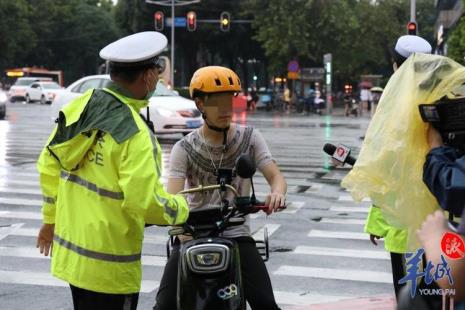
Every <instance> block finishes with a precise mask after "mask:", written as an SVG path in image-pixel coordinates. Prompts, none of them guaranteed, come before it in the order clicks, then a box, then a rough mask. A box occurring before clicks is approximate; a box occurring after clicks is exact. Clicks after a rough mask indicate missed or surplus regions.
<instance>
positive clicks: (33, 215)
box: [0, 211, 42, 220]
mask: <svg viewBox="0 0 465 310" xmlns="http://www.w3.org/2000/svg"><path fill="white" fill-rule="evenodd" d="M0 218H12V219H24V220H42V213H40V212H26V211H24V212H23V211H14V212H13V211H0Z"/></svg>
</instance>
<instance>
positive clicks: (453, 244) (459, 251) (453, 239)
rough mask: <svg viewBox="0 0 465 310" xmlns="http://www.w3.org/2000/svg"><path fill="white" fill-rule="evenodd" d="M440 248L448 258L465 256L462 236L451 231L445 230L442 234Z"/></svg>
mask: <svg viewBox="0 0 465 310" xmlns="http://www.w3.org/2000/svg"><path fill="white" fill-rule="evenodd" d="M441 249H442V252H443V253H444V254H445V255H446V256H447V257H448V258H450V259H459V258H463V257H464V256H465V244H464V242H463V240H462V238H461V237H460V236H459V235H458V234H456V233H453V232H446V233H445V234H444V236H442V240H441Z"/></svg>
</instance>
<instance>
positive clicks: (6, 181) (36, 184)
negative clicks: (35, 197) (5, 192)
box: [0, 178, 39, 187]
mask: <svg viewBox="0 0 465 310" xmlns="http://www.w3.org/2000/svg"><path fill="white" fill-rule="evenodd" d="M0 185H2V186H3V187H5V186H6V185H23V186H33V187H39V179H37V181H27V180H13V179H6V178H3V179H0Z"/></svg>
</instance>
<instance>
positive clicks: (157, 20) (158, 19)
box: [153, 11, 165, 31]
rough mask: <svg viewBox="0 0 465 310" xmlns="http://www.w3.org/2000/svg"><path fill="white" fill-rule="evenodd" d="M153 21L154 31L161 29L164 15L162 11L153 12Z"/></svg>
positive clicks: (163, 23) (163, 25)
mask: <svg viewBox="0 0 465 310" xmlns="http://www.w3.org/2000/svg"><path fill="white" fill-rule="evenodd" d="M153 22H154V24H155V30H156V31H162V30H163V28H164V27H165V16H164V14H163V12H162V11H157V12H155V14H153Z"/></svg>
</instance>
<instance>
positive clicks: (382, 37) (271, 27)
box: [244, 0, 434, 79]
mask: <svg viewBox="0 0 465 310" xmlns="http://www.w3.org/2000/svg"><path fill="white" fill-rule="evenodd" d="M409 3H410V1H407V0H377V1H373V0H293V1H281V0H250V1H248V2H247V4H246V5H245V6H244V9H245V10H246V11H249V12H255V20H254V24H253V26H254V29H255V31H256V33H255V38H256V39H257V40H258V41H259V42H260V43H261V45H262V46H263V48H264V50H265V54H266V56H267V57H268V59H269V62H270V70H272V71H273V72H274V73H277V74H283V73H285V71H286V64H287V62H289V60H291V59H297V60H299V62H300V63H301V64H302V66H322V59H323V55H324V54H325V53H332V55H333V63H334V69H335V71H334V72H335V73H336V75H338V77H339V78H341V79H351V78H356V77H357V76H358V75H360V74H363V73H384V74H389V71H390V68H391V64H390V58H391V55H390V51H391V50H392V48H393V46H394V44H395V40H396V39H397V37H399V36H400V35H403V34H405V33H406V28H405V25H406V24H407V21H408V20H409ZM417 8H418V10H419V12H418V20H419V23H420V25H421V26H422V22H423V21H424V22H425V24H426V23H428V25H425V28H424V29H425V32H426V31H431V32H432V24H433V23H434V3H433V1H432V0H419V1H417ZM431 18H433V21H431ZM430 25H431V26H430Z"/></svg>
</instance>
